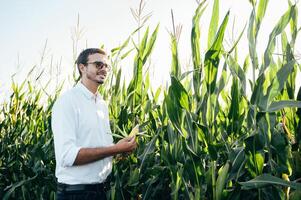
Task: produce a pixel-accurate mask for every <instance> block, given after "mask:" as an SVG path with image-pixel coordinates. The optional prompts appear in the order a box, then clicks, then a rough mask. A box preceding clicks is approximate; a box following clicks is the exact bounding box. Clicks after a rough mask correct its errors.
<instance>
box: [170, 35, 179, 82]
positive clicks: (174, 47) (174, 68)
mask: <svg viewBox="0 0 301 200" xmlns="http://www.w3.org/2000/svg"><path fill="white" fill-rule="evenodd" d="M170 37H171V54H172V60H171V74H172V75H173V76H175V77H177V78H178V79H179V78H180V75H181V71H180V70H181V66H180V61H179V57H178V42H177V38H176V37H175V36H174V35H171V36H170Z"/></svg>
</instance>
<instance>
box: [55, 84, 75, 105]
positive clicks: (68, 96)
mask: <svg viewBox="0 0 301 200" xmlns="http://www.w3.org/2000/svg"><path fill="white" fill-rule="evenodd" d="M75 95H76V90H75V88H71V89H68V90H67V91H65V92H63V93H62V94H61V95H60V96H59V97H58V98H57V99H56V101H55V103H54V105H53V106H54V107H58V106H60V105H62V106H70V105H72V100H74V98H75Z"/></svg>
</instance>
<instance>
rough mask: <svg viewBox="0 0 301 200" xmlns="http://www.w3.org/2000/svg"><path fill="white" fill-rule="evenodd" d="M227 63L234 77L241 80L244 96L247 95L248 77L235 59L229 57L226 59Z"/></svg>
mask: <svg viewBox="0 0 301 200" xmlns="http://www.w3.org/2000/svg"><path fill="white" fill-rule="evenodd" d="M226 63H227V65H228V67H229V69H230V71H231V73H232V75H233V76H234V77H237V78H238V79H239V80H240V83H241V85H242V90H243V92H244V93H243V95H244V96H246V95H247V91H246V76H245V72H244V71H243V70H242V69H241V67H240V66H239V65H238V63H237V62H236V61H235V60H234V58H233V57H232V56H231V55H229V56H228V57H227V58H226Z"/></svg>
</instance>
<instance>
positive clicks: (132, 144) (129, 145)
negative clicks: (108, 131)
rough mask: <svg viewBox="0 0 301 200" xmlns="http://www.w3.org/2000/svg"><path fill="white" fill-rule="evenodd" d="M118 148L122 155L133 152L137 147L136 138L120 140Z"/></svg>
mask: <svg viewBox="0 0 301 200" xmlns="http://www.w3.org/2000/svg"><path fill="white" fill-rule="evenodd" d="M116 147H117V149H118V151H119V152H120V153H125V152H131V151H133V150H134V149H136V147H137V143H136V140H135V136H133V137H126V138H123V139H121V140H119V141H118V142H117V144H116Z"/></svg>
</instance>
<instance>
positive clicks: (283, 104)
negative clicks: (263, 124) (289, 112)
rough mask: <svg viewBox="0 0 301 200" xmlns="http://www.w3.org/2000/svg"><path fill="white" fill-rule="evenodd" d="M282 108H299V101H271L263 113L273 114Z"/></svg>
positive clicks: (300, 103) (300, 102)
mask: <svg viewBox="0 0 301 200" xmlns="http://www.w3.org/2000/svg"><path fill="white" fill-rule="evenodd" d="M283 108H301V101H294V100H282V101H273V102H272V103H271V105H270V106H269V107H268V109H267V110H265V112H275V111H278V110H281V109H283Z"/></svg>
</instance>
